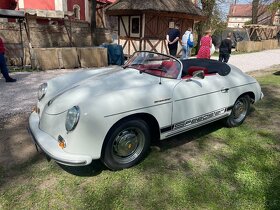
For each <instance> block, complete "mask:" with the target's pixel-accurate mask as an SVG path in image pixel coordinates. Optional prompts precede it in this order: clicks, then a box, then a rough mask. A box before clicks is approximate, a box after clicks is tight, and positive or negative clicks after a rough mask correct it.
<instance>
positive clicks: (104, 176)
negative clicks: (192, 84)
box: [0, 73, 280, 209]
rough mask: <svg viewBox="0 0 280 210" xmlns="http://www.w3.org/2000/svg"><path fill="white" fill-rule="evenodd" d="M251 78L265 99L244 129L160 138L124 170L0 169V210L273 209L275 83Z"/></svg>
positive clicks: (278, 199) (277, 157) (278, 166)
mask: <svg viewBox="0 0 280 210" xmlns="http://www.w3.org/2000/svg"><path fill="white" fill-rule="evenodd" d="M257 79H258V80H259V81H260V83H261V85H262V87H263V91H264V95H265V98H264V100H263V101H261V102H260V103H258V104H256V105H255V106H253V108H252V113H251V114H250V115H249V117H248V118H247V119H246V121H245V123H244V124H243V125H241V126H240V127H237V128H231V129H229V128H225V127H223V126H222V125H221V124H220V123H214V124H211V125H207V126H205V127H203V128H199V129H196V130H194V131H190V132H187V133H185V134H181V135H179V136H176V137H174V138H171V139H168V140H165V141H163V142H160V143H159V145H157V147H158V149H151V152H150V154H149V155H148V157H147V158H146V159H145V160H144V161H143V162H141V163H140V164H139V165H137V166H135V167H132V168H130V169H126V170H122V171H117V172H111V171H109V170H107V169H106V168H104V167H100V164H98V162H97V163H94V164H93V166H90V167H82V168H76V169H75V170H74V169H73V168H68V169H69V170H66V169H65V168H61V167H60V166H59V165H57V164H56V163H54V162H53V161H52V162H50V163H49V162H47V161H46V160H44V159H41V158H35V159H32V160H31V161H30V162H28V164H26V163H25V164H23V165H20V166H17V167H15V168H12V169H9V170H5V169H4V168H1V167H0V209H279V207H280V137H279V136H280V131H279V125H280V124H279V122H280V116H279V113H280V108H279V107H280V77H279V76H277V75H274V74H272V73H270V74H268V75H263V76H261V77H257ZM74 171H75V173H74ZM77 174H79V175H77Z"/></svg>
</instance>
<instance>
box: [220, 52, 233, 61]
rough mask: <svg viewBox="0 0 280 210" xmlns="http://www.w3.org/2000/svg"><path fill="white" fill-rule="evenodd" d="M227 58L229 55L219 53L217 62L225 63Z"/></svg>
mask: <svg viewBox="0 0 280 210" xmlns="http://www.w3.org/2000/svg"><path fill="white" fill-rule="evenodd" d="M229 56H230V54H229V53H223V52H220V54H219V61H221V62H225V63H227V62H228V60H229Z"/></svg>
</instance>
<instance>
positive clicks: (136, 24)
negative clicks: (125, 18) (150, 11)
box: [131, 18, 140, 34]
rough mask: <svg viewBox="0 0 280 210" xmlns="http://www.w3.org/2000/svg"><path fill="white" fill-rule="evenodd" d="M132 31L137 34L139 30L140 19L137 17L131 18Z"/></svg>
mask: <svg viewBox="0 0 280 210" xmlns="http://www.w3.org/2000/svg"><path fill="white" fill-rule="evenodd" d="M131 22H132V31H131V32H132V33H133V34H138V33H139V32H140V30H139V29H140V19H139V18H132V21H131Z"/></svg>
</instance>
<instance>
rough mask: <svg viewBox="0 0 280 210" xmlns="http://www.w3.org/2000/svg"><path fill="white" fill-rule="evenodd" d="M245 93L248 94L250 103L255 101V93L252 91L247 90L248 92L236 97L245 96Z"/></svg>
mask: <svg viewBox="0 0 280 210" xmlns="http://www.w3.org/2000/svg"><path fill="white" fill-rule="evenodd" d="M245 95H248V96H249V97H250V102H251V104H253V103H254V102H255V100H256V96H255V93H254V92H252V91H248V92H246V93H243V94H241V95H240V96H239V97H238V98H240V97H242V96H245Z"/></svg>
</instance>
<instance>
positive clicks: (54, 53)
mask: <svg viewBox="0 0 280 210" xmlns="http://www.w3.org/2000/svg"><path fill="white" fill-rule="evenodd" d="M33 50H34V58H35V59H34V65H35V67H36V69H38V70H49V69H62V68H66V69H74V68H80V67H82V68H90V67H104V66H108V57H107V49H106V48H101V47H77V48H76V47H65V48H64V47H62V48H34V49H33Z"/></svg>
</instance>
